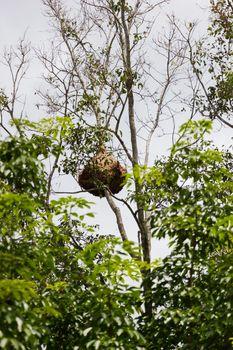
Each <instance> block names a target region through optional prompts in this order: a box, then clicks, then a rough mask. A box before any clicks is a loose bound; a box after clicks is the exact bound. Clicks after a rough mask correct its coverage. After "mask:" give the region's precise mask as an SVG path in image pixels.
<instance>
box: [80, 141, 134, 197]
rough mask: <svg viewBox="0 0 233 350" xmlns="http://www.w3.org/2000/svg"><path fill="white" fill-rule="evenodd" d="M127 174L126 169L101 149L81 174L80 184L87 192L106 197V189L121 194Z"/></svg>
mask: <svg viewBox="0 0 233 350" xmlns="http://www.w3.org/2000/svg"><path fill="white" fill-rule="evenodd" d="M126 173H127V171H126V168H124V167H123V166H122V165H121V164H120V163H119V161H118V160H116V159H115V158H114V157H113V156H112V155H111V154H110V153H108V152H107V151H106V149H105V148H104V147H101V148H100V149H99V151H98V152H97V153H96V155H95V156H94V157H93V158H91V159H90V161H89V162H88V163H87V164H86V166H85V167H84V169H83V170H82V172H81V173H80V175H79V178H78V182H79V185H80V186H81V187H82V188H83V189H84V190H86V191H87V192H89V193H91V194H93V195H94V196H98V197H104V196H105V194H104V190H105V189H108V190H110V192H111V193H113V194H116V193H118V192H120V190H121V189H122V187H123V182H124V175H125V174H126Z"/></svg>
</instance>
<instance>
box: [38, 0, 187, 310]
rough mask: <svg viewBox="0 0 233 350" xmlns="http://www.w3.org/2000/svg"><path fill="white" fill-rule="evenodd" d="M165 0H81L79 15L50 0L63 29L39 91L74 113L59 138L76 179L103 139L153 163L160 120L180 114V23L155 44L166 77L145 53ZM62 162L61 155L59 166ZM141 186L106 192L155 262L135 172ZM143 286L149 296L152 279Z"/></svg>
mask: <svg viewBox="0 0 233 350" xmlns="http://www.w3.org/2000/svg"><path fill="white" fill-rule="evenodd" d="M166 2H167V1H165V0H164V1H158V2H156V3H155V4H153V5H150V4H149V3H148V2H147V1H144V0H139V1H136V2H130V1H122V0H121V1H109V0H99V1H80V6H79V8H78V16H77V15H76V14H75V15H73V13H72V12H69V11H68V10H67V9H65V7H64V5H63V4H62V2H61V1H58V0H44V1H43V3H44V5H45V7H46V9H47V15H48V16H49V18H50V20H51V22H52V23H53V24H54V26H55V29H56V33H57V36H56V37H55V39H54V42H53V43H52V52H51V53H50V54H48V52H47V50H46V52H43V50H40V51H39V53H38V55H39V57H40V59H41V61H42V62H43V63H44V66H45V68H46V69H47V72H48V75H47V77H46V81H47V82H48V84H49V86H50V91H52V94H51V93H50V92H49V93H48V92H47V91H46V92H43V91H41V92H40V95H41V97H42V98H43V100H44V103H45V105H46V106H47V108H48V109H49V111H50V112H52V113H59V115H63V116H67V115H69V117H70V120H71V123H73V128H72V131H71V132H70V134H69V136H68V138H61V140H60V143H61V144H62V145H63V147H64V148H65V153H66V155H65V160H64V161H63V170H64V171H65V172H66V173H70V174H72V175H73V177H74V178H75V179H77V169H78V170H79V171H80V172H81V171H82V169H83V167H85V164H87V163H88V161H90V160H91V159H93V158H92V157H93V156H95V155H96V151H97V150H101V149H102V147H103V146H104V147H106V148H107V149H108V151H110V152H113V151H114V149H116V150H117V152H116V157H123V161H124V162H125V163H126V164H127V165H128V166H129V167H131V168H132V167H137V165H139V164H145V165H147V164H148V162H149V152H150V146H151V142H152V140H153V136H154V134H155V132H156V131H157V128H158V126H160V124H161V123H162V121H163V119H165V118H167V113H168V114H169V115H170V116H171V118H174V115H173V112H172V110H171V109H170V107H168V101H172V100H174V99H176V98H177V95H178V92H177V91H175V92H173V90H172V89H173V88H174V86H175V84H177V83H178V82H179V81H180V80H181V79H182V68H183V66H184V64H185V62H186V61H187V60H186V59H185V52H186V50H187V48H188V45H187V43H186V44H184V45H183V44H182V45H181V41H180V39H179V37H178V34H177V33H178V31H177V28H176V27H175V25H174V23H172V24H171V29H170V31H169V32H168V34H167V35H166V36H165V38H162V37H161V38H159V39H158V40H157V42H154V44H153V45H154V47H155V51H156V52H157V54H158V55H159V56H160V57H161V60H163V61H164V66H165V69H164V74H162V77H161V75H160V73H156V72H155V70H154V67H153V66H152V64H151V62H150V60H149V57H148V56H147V55H146V53H145V45H146V42H147V41H149V40H150V37H151V36H150V34H151V29H152V27H153V25H154V19H153V11H155V13H156V10H158V9H159V7H160V5H162V4H165V3H166ZM171 22H172V19H171ZM98 38H101V39H98ZM99 40H101V42H98V41H99ZM145 106H146V108H147V110H148V111H147V112H146V111H145ZM142 108H143V112H141V113H140V112H139V111H140V109H142ZM140 114H142V116H140ZM125 123H127V125H128V126H127V127H126V126H125ZM143 139H144V140H145V141H144V142H143V141H142V140H143ZM139 145H140V151H139ZM142 148H143V149H144V150H143V152H141V149H142ZM140 153H141V154H142V155H141V154H140ZM97 154H98V153H97ZM57 163H58V158H56V159H55V162H54V165H55V167H56V165H57ZM106 163H107V161H106ZM98 185H99V186H100V185H101V183H98ZM102 186H103V184H102ZM89 187H91V186H89ZM134 189H135V193H136V194H137V195H136V196H135V197H134V202H133V203H129V202H128V200H127V197H126V198H124V197H123V198H122V197H120V198H119V197H118V196H114V193H112V192H111V191H109V188H108V186H107V187H106V186H105V197H106V200H107V202H108V204H109V206H110V208H111V209H112V210H113V212H114V214H115V216H116V221H117V224H118V229H119V233H120V235H121V238H122V240H123V241H128V233H127V229H126V227H125V224H124V221H123V218H122V213H121V209H120V207H118V206H117V204H116V201H115V200H119V201H120V202H122V203H123V204H124V205H125V206H126V209H127V210H129V214H130V215H132V216H133V219H134V221H135V240H138V245H139V247H141V249H142V252H143V254H142V260H143V261H144V262H146V263H147V264H150V262H151V231H150V227H149V220H150V219H149V213H147V212H146V211H145V210H144V208H142V207H141V206H140V202H138V200H137V198H138V197H140V195H141V191H142V190H141V184H140V183H138V182H137V178H136V177H135V178H134ZM74 192H76V191H74ZM99 192H103V191H99ZM148 272H149V269H148V270H147V269H143V270H142V276H145V275H146V274H147V273H148ZM144 287H145V295H146V294H147V293H148V292H149V290H150V286H149V281H148V285H147V284H145V285H144ZM145 307H146V312H147V313H150V312H151V306H150V305H149V304H147V303H146V305H145Z"/></svg>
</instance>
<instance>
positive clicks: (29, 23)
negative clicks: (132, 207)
mask: <svg viewBox="0 0 233 350" xmlns="http://www.w3.org/2000/svg"><path fill="white" fill-rule="evenodd" d="M70 1H71V0H66V1H65V3H66V4H68V3H70ZM77 2H78V1H77ZM151 2H152V3H153V0H151ZM208 3H209V1H208V0H171V2H170V5H169V6H168V5H167V6H165V8H166V10H167V11H168V12H170V13H172V12H173V13H174V14H175V16H176V17H178V18H179V19H180V20H181V21H189V22H190V21H193V20H198V22H199V27H198V31H197V34H198V35H202V34H204V33H205V30H206V26H207V20H208V13H209V12H208ZM162 24H163V23H162V22H161V25H162ZM49 30H50V29H49V23H48V19H47V18H46V17H45V16H44V14H43V6H42V4H41V1H40V0H0V34H1V40H0V51H1V52H2V51H3V48H4V47H5V46H10V45H13V46H14V45H16V44H17V41H18V39H19V38H20V37H22V36H23V34H24V33H26V37H27V39H28V40H29V41H31V43H32V45H33V46H35V47H39V46H41V44H43V43H46V41H48V40H49V37H50V36H51V32H49ZM32 58H33V57H32ZM0 73H1V74H0V77H1V80H0V87H7V84H8V76H7V74H6V72H5V71H4V70H3V67H2V66H0ZM40 74H41V71H40V69H39V66H38V62H36V61H35V60H34V61H32V67H31V70H30V71H29V75H28V77H27V80H26V82H25V83H24V84H25V85H24V88H25V92H26V93H28V94H29V95H30V94H31V95H32V96H33V95H34V94H33V91H34V89H36V88H38V85H39V84H40V79H39V77H40ZM34 98H35V97H34ZM31 101H33V100H31ZM29 109H30V110H29V111H28V112H29V113H31V114H34V113H35V112H36V113H38V111H36V109H35V108H33V106H32V105H31V106H30V108H29ZM214 137H215V140H216V141H217V143H218V144H221V143H224V139H222V136H221V138H219V134H218V133H217V134H216V135H215V136H214ZM226 137H227V138H228V140H229V137H230V131H229V130H227V131H226ZM90 199H92V200H93V197H92V198H90ZM97 202H98V206H96V209H95V211H96V212H97V213H98V214H97V218H98V219H96V220H97V221H98V222H99V223H100V224H101V226H102V228H104V231H105V233H107V234H108V233H114V232H116V231H117V228H116V225H115V224H113V216H112V213H111V212H110V209H109V208H108V207H106V204H105V200H97ZM125 220H126V223H127V225H126V226H127V227H132V224H133V223H132V220H131V218H130V216H128V215H127V214H126V215H125ZM153 251H154V256H163V255H164V254H165V252H166V251H167V244H166V243H165V242H159V243H157V244H156V246H155V248H154V249H153Z"/></svg>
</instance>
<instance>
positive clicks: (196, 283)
mask: <svg viewBox="0 0 233 350" xmlns="http://www.w3.org/2000/svg"><path fill="white" fill-rule="evenodd" d="M166 2H167V1H165V0H164V1H160V2H156V4H153V5H151V4H149V3H148V2H147V1H146V0H138V1H136V2H133V1H132V2H131V1H124V0H119V1H111V0H98V1H85V0H82V1H80V6H79V8H78V10H79V11H78V16H76V15H73V12H69V10H67V9H65V7H64V5H63V4H62V3H61V2H60V1H59V0H44V1H43V3H44V5H45V8H46V9H47V15H48V16H49V18H50V20H51V22H52V23H53V24H54V26H55V29H56V36H55V39H54V41H53V42H52V44H51V46H52V50H51V52H50V53H48V52H47V51H46V52H44V51H43V50H42V49H41V50H38V57H39V58H40V59H41V61H42V62H43V63H44V66H45V68H46V71H47V75H45V80H46V82H47V83H48V84H49V85H48V86H49V88H48V91H40V92H39V95H40V97H41V98H42V101H43V102H42V103H43V104H45V105H46V107H47V108H48V113H49V114H50V115H51V114H52V116H49V117H46V118H43V119H41V120H40V121H39V122H33V121H31V120H28V119H26V118H23V113H22V114H21V116H20V118H17V117H15V114H16V104H17V101H18V92H19V83H20V81H21V79H22V78H23V76H24V74H25V69H26V66H27V55H28V53H29V48H28V45H27V44H25V42H24V41H21V42H20V45H19V47H18V51H12V50H11V51H10V52H8V53H7V52H6V53H5V62H6V63H7V65H8V67H9V68H10V71H11V76H12V86H13V88H12V94H9V96H10V97H9V96H8V95H7V94H6V93H5V92H4V91H2V94H1V98H0V107H1V108H0V112H1V127H2V131H3V132H4V133H5V134H4V135H5V136H6V137H3V138H2V140H1V144H0V147H1V152H0V180H1V193H0V205H1V211H0V212H1V214H0V220H1V226H0V227H1V231H0V233H1V234H0V254H1V257H2V261H3V264H2V270H0V273H1V280H0V298H1V300H3V301H4V303H0V312H1V318H0V319H1V321H0V347H2V348H6V349H7V348H9V349H11V348H15V349H33V348H35V349H38V348H40V347H46V346H47V348H51V349H53V348H57V347H60V348H62V349H63V348H64V349H69V348H70V349H76V348H77V349H79V348H80V349H105V348H106V349H136V348H138V349H145V348H146V349H147V348H148V349H163V348H164V349H172V348H173V349H174V348H181V349H182V348H183V349H185V348H188V349H192V348H193V349H195V348H197V347H200V348H202V349H208V348H210V349H211V348H212V349H214V348H217V349H222V348H223V347H225V348H226V349H228V348H229V347H230V341H229V338H230V337H231V336H232V334H231V329H232V316H231V314H230V309H231V306H232V305H231V303H232V293H231V291H230V289H229V288H228V285H230V284H231V283H232V269H231V264H230V263H231V258H232V256H231V255H232V254H231V250H232V214H231V213H232V173H231V169H232V155H231V152H230V150H228V151H227V152H219V151H218V150H216V149H214V147H213V146H211V145H210V144H209V143H208V142H206V141H205V139H204V135H205V133H206V132H207V131H209V130H210V128H211V125H210V124H211V123H210V122H209V121H208V120H202V121H191V122H188V123H186V124H184V125H183V126H182V127H181V129H180V132H179V133H177V134H176V135H175V130H176V128H175V126H174V130H173V131H172V143H173V147H172V150H171V154H170V155H169V157H168V158H167V159H163V158H162V159H159V160H156V161H155V163H153V166H152V167H151V168H149V167H148V165H149V156H150V146H151V143H152V141H153V137H154V135H155V134H156V132H157V131H158V128H159V127H162V125H163V121H164V120H166V119H167V118H168V117H169V118H170V120H172V121H173V122H174V123H175V119H176V118H175V117H176V115H177V113H180V108H178V109H177V110H174V109H175V107H174V105H175V103H177V102H179V103H181V105H179V106H181V107H182V109H183V108H184V107H183V105H182V103H184V104H185V107H186V105H187V106H189V107H190V113H189V112H187V111H186V113H187V115H189V117H190V118H189V119H193V118H194V117H195V115H196V112H197V111H198V110H200V111H202V112H203V111H204V109H205V108H204V107H203V106H204V105H205V104H206V105H207V107H206V108H207V109H208V111H211V108H212V106H211V105H210V104H208V102H209V100H208V98H207V97H208V96H207V95H206V96H204V97H203V98H202V97H200V95H199V88H200V87H202V88H203V87H205V85H204V83H203V80H202V76H201V75H200V71H198V69H197V67H196V64H197V62H196V61H195V57H197V55H198V54H201V55H202V51H199V52H198V50H197V52H196V53H195V55H196V56H195V57H194V56H192V54H193V46H192V44H191V43H192V35H193V30H194V26H193V25H188V26H186V27H185V28H186V36H184V34H183V33H182V31H181V30H180V27H179V25H178V24H177V22H176V20H175V18H173V17H171V18H169V23H170V27H169V31H168V33H167V34H166V35H165V37H163V38H162V37H159V38H157V40H155V39H154V40H153V45H154V51H153V52H156V54H157V55H159V57H160V59H161V60H162V59H163V60H164V61H163V62H164V64H165V65H164V70H163V71H162V72H157V71H156V69H155V68H156V67H154V66H153V64H152V62H150V60H149V58H150V57H149V56H150V55H151V52H152V51H150V52H149V55H146V52H145V47H146V41H147V40H149V38H150V34H151V28H152V26H153V25H154V20H153V13H154V12H153V11H155V13H156V10H158V9H159V6H160V5H162V4H165V3H166ZM219 3H221V2H219ZM228 5H229V3H228ZM221 6H225V5H224V3H221ZM213 8H214V7H213ZM217 9H218V10H219V8H217ZM220 12H221V11H220ZM220 12H217V13H218V14H219V13H220ZM214 25H215V24H213V26H214ZM224 33H225V32H224ZM217 34H218V32H216V33H215V34H214V35H217ZM98 35H99V36H100V37H101V39H102V41H101V43H100V42H98V40H97V36H98ZM227 35H228V34H227ZM226 39H227V37H226ZM190 55H191V64H192V69H193V71H194V73H195V74H196V75H195V79H197V81H198V84H199V85H198V87H196V86H195V87H194V88H193V89H191V93H192V94H193V100H192V101H191V106H190V103H189V102H187V101H185V97H184V98H183V97H181V98H180V96H179V95H180V88H181V86H182V81H183V78H184V77H185V69H186V68H187V66H188V64H189V62H190ZM203 57H204V56H202V58H203ZM203 59H204V58H203ZM216 59H217V55H216ZM203 62H204V61H203ZM228 63H229V62H228ZM219 64H220V65H221V62H220V63H219ZM189 68H190V66H189ZM161 70H162V68H161ZM161 73H162V74H161ZM210 73H213V72H210ZM225 73H226V70H224V74H225ZM228 73H229V72H228ZM189 74H190V70H189ZM219 74H220V73H219ZM215 76H217V75H215ZM219 77H220V75H219ZM225 77H226V74H225V76H224V79H225ZM193 78H194V77H193V75H192V77H191V80H192V79H193ZM191 80H190V81H191ZM215 82H216V90H215V97H216V98H217V99H218V101H220V102H221V101H222V100H224V99H223V97H221V96H220V94H219V91H220V90H219V89H220V87H219V86H220V85H219V82H218V81H217V78H216V81H215ZM227 84H228V82H227ZM228 85H229V84H228ZM228 85H227V86H228ZM224 89H225V87H224ZM224 89H223V90H224ZM210 91H211V89H210ZM226 91H228V90H227V89H226ZM208 93H209V92H208ZM205 99H206V100H205ZM226 101H227V102H226ZM226 101H225V102H226V103H227V105H229V103H230V102H231V101H230V98H229V96H228V97H227V99H226ZM225 102H224V106H225V105H226V104H225ZM198 103H199V104H198ZM38 106H39V105H38ZM145 106H146V108H145ZM216 106H217V102H216V104H215V108H216ZM218 106H220V105H219V104H218ZM39 107H40V106H39ZM142 107H143V109H142ZM220 107H221V108H220ZM220 107H218V108H219V109H218V111H219V112H221V113H225V112H226V110H225V109H224V108H225V107H224V108H223V105H221V106H220ZM227 108H228V109H229V106H228V107H227ZM145 109H147V113H145ZM216 110H217V109H215V111H216ZM212 111H213V109H212ZM211 113H212V112H210V113H209V114H208V117H211V118H212V119H214V118H216V117H217V114H215V115H213V114H211ZM203 114H204V115H205V113H204V112H203ZM219 115H220V114H219ZM220 118H221V116H220ZM224 118H225V117H224ZM7 120H10V121H11V125H10V126H8V124H7ZM224 121H226V119H224ZM125 122H126V123H127V124H126V125H127V126H126V127H125V124H124V123H125ZM226 124H227V123H226ZM175 136H176V138H177V139H178V141H177V142H175ZM142 147H144V150H143V151H141V149H142ZM99 154H100V155H101V157H102V158H101V162H100V164H102V165H103V168H104V171H103V172H102V173H101V172H99V168H97V171H96V172H95V173H94V178H95V177H96V178H97V180H98V181H96V183H94V186H96V187H95V188H94V192H93V191H92V192H93V193H95V194H98V195H102V196H104V197H105V199H106V200H107V202H108V204H109V206H110V208H111V209H112V210H113V213H114V215H115V216H116V221H117V224H118V229H119V233H120V236H121V241H122V242H123V243H122V242H120V241H119V240H117V239H115V238H114V239H113V237H108V236H107V237H106V236H99V235H98V234H97V228H96V227H92V226H90V225H88V224H87V223H86V219H87V218H88V217H92V213H91V212H90V203H88V202H87V201H86V200H84V199H82V198H79V197H76V194H78V193H80V192H84V190H82V189H81V190H77V191H76V190H75V191H73V192H72V193H70V194H71V195H72V196H68V197H64V198H60V199H57V197H55V198H54V197H53V196H54V195H56V194H59V195H61V193H59V191H57V190H56V187H55V184H54V177H55V175H57V174H58V175H59V174H60V175H61V174H62V175H64V173H65V174H69V175H72V176H73V178H75V179H76V180H77V176H78V173H79V172H81V174H82V171H83V169H84V170H85V169H86V166H87V165H88V166H89V168H91V171H94V170H96V169H95V168H94V165H95V162H94V160H95V161H96V163H98V159H97V158H98V156H99ZM106 154H107V156H106ZM113 155H114V157H113ZM118 159H121V162H122V163H123V162H124V163H125V164H126V165H127V166H128V173H127V175H125V176H124V183H123V182H122V178H120V182H119V183H120V185H125V187H126V189H127V193H126V195H125V196H124V197H119V196H116V195H115V193H113V191H111V181H108V175H110V173H109V170H108V166H110V165H111V164H110V163H111V162H112V163H114V164H117V167H115V168H114V167H112V168H110V170H111V171H113V173H114V170H119V169H121V167H122V165H121V164H120V162H119V161H118ZM122 159H123V160H122ZM49 162H50V163H49ZM48 164H51V166H48ZM93 168H94V169H93ZM122 168H123V167H122ZM77 169H78V170H77ZM89 170H90V169H89ZM122 173H125V172H124V171H120V174H122ZM115 175H116V176H118V177H119V173H114V176H115ZM101 176H102V177H101ZM103 178H105V179H107V180H104V181H103V180H102V182H101V179H103ZM77 182H78V180H77ZM79 182H80V181H79ZM90 192H91V191H90ZM67 194H68V193H66V195H67ZM117 201H119V202H121V203H123V204H124V205H125V208H126V209H127V210H128V211H129V213H130V214H131V215H132V216H133V219H134V220H135V225H136V226H135V228H134V230H135V238H136V239H138V246H137V247H136V248H135V247H134V245H133V244H132V243H131V242H130V241H129V238H128V232H127V229H126V227H125V223H124V221H123V217H122V210H121V208H119V207H118V206H117V204H116V203H117ZM152 236H154V237H156V238H162V237H169V239H170V242H171V247H172V252H171V254H170V255H169V256H168V257H167V258H165V259H164V260H163V261H159V262H155V263H152V262H151V252H150V250H151V240H152ZM134 285H136V286H135V287H134ZM225 285H227V288H225ZM207 287H208V288H209V289H207ZM172 288H173V289H172ZM219 295H220V296H219ZM220 306H221V307H220ZM213 315H214V316H213ZM139 321H140V324H139ZM207 322H208V325H209V327H210V329H209V328H207V326H206V325H207Z"/></svg>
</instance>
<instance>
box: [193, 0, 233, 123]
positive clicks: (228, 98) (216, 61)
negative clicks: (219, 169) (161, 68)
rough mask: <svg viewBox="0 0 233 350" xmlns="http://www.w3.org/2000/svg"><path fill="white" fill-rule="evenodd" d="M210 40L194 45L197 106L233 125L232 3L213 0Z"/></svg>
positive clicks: (209, 31) (212, 116)
mask: <svg viewBox="0 0 233 350" xmlns="http://www.w3.org/2000/svg"><path fill="white" fill-rule="evenodd" d="M210 10H211V22H210V25H209V28H208V39H204V40H203V39H202V40H201V41H200V42H199V43H198V45H196V46H192V43H191V41H190V40H188V41H189V52H190V62H191V65H192V67H193V72H194V73H195V75H196V78H197V80H198V82H199V88H198V92H197V96H198V97H197V99H196V102H197V103H196V107H197V110H198V111H199V112H200V113H201V114H202V115H203V116H207V117H209V118H211V119H217V120H219V121H220V122H221V123H223V124H224V125H226V126H228V127H231V128H232V127H233V124H232V121H231V119H232V82H233V79H232V38H233V28H232V16H233V11H232V10H233V4H232V1H231V0H229V1H222V0H211V1H210Z"/></svg>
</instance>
